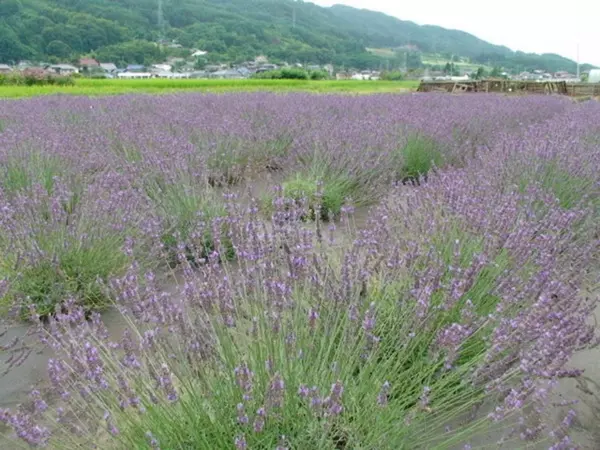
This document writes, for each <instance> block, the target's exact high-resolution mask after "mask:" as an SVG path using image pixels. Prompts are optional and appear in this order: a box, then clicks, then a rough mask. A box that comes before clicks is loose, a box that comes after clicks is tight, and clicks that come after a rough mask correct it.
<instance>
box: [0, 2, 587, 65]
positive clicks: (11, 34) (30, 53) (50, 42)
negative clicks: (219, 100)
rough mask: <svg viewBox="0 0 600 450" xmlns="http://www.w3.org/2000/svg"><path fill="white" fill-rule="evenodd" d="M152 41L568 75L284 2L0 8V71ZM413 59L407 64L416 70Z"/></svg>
mask: <svg viewBox="0 0 600 450" xmlns="http://www.w3.org/2000/svg"><path fill="white" fill-rule="evenodd" d="M161 11H162V12H161ZM159 39H168V40H169V41H173V40H176V42H177V43H178V44H181V45H182V46H183V47H184V48H196V49H201V50H205V51H208V52H209V55H210V56H209V58H210V60H213V61H228V62H237V61H244V60H249V59H253V58H254V57H256V56H258V55H266V56H268V57H269V58H270V59H273V60H279V61H287V62H289V63H293V62H303V63H317V64H325V63H329V62H332V63H334V64H336V65H343V66H352V67H356V68H367V67H378V66H380V65H381V64H382V58H381V57H380V56H376V55H374V54H372V53H370V52H368V51H367V48H386V49H396V48H398V47H403V46H405V45H408V44H410V46H411V47H410V48H411V49H412V50H411V52H412V53H414V54H417V55H418V54H419V53H421V52H423V53H435V54H438V55H456V56H462V57H468V58H470V59H471V61H472V62H474V63H480V64H491V65H495V66H500V67H504V68H505V69H509V70H511V69H512V70H531V69H543V70H548V71H558V70H570V71H574V68H575V62H574V61H570V60H568V59H566V58H562V57H560V56H558V55H533V54H525V53H520V52H516V53H515V52H513V51H511V50H510V49H508V48H506V47H501V46H496V45H492V44H490V43H487V42H485V41H482V40H481V39H478V38H476V37H475V36H473V35H470V34H468V33H464V32H461V31H454V30H446V29H443V28H440V27H435V26H419V25H416V24H414V23H412V22H406V21H402V20H398V19H395V18H393V17H390V16H387V15H385V14H381V13H376V12H372V11H366V10H358V9H355V8H350V7H346V6H339V5H338V6H333V7H331V8H322V7H319V6H316V5H314V4H312V3H305V2H302V1H297V2H295V1H293V0H1V1H0V62H3V63H7V62H8V63H11V62H15V61H18V60H23V59H35V60H40V59H45V60H50V61H52V60H71V59H75V58H77V57H79V56H81V55H90V54H91V55H94V56H96V57H98V58H99V59H102V60H104V61H110V62H120V63H150V62H158V61H159V60H161V59H162V58H164V56H165V53H164V50H161V49H160V48H158V47H157V46H156V45H154V43H155V42H157V41H158V40H159ZM404 51H405V50H401V51H400V52H396V54H394V53H393V52H391V55H392V59H393V57H394V55H397V56H399V57H400V56H401V58H402V60H404V54H403V53H402V52H404ZM169 52H171V53H173V52H176V50H172V49H171V50H169ZM414 54H413V55H411V56H412V57H411V58H409V60H410V61H411V64H418V61H419V59H418V57H416V58H415V57H414V56H415V55H414ZM388 61H389V58H388ZM388 61H386V63H387V64H389V62H388ZM415 61H416V62H415ZM392 64H394V61H392Z"/></svg>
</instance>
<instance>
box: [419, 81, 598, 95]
mask: <svg viewBox="0 0 600 450" xmlns="http://www.w3.org/2000/svg"><path fill="white" fill-rule="evenodd" d="M417 92H448V93H453V94H456V93H463V92H498V93H506V94H510V93H513V94H518V93H522V94H546V95H550V94H558V95H570V96H582V95H589V96H597V95H600V84H589V83H575V84H567V82H566V81H517V80H504V79H486V80H467V81H456V82H455V81H421V84H420V85H419V88H418V89H417Z"/></svg>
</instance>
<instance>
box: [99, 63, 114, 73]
mask: <svg viewBox="0 0 600 450" xmlns="http://www.w3.org/2000/svg"><path fill="white" fill-rule="evenodd" d="M100 68H101V69H102V70H104V71H105V72H106V73H114V72H116V71H117V66H116V65H115V64H113V63H100Z"/></svg>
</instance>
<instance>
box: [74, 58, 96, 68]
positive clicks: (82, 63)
mask: <svg viewBox="0 0 600 450" xmlns="http://www.w3.org/2000/svg"><path fill="white" fill-rule="evenodd" d="M79 67H81V68H82V69H84V70H89V69H92V68H96V67H100V63H99V62H98V61H96V60H95V59H94V58H81V59H80V60H79Z"/></svg>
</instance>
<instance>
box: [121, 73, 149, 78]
mask: <svg viewBox="0 0 600 450" xmlns="http://www.w3.org/2000/svg"><path fill="white" fill-rule="evenodd" d="M117 78H123V79H138V78H152V74H151V73H150V72H121V73H118V74H117Z"/></svg>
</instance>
